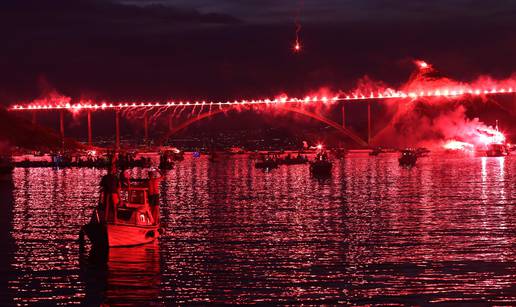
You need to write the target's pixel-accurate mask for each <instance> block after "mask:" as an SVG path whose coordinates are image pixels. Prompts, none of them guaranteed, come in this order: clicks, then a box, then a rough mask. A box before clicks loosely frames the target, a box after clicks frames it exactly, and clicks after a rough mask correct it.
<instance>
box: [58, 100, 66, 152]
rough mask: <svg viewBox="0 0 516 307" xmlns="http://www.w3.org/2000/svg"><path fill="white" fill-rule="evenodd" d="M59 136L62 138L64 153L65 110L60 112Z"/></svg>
mask: <svg viewBox="0 0 516 307" xmlns="http://www.w3.org/2000/svg"><path fill="white" fill-rule="evenodd" d="M59 135H60V136H61V149H62V150H63V151H64V144H65V140H64V138H65V132H64V110H60V111H59Z"/></svg>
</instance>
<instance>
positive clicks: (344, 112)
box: [342, 104, 346, 128]
mask: <svg viewBox="0 0 516 307" xmlns="http://www.w3.org/2000/svg"><path fill="white" fill-rule="evenodd" d="M342 128H346V107H345V105H344V104H342Z"/></svg>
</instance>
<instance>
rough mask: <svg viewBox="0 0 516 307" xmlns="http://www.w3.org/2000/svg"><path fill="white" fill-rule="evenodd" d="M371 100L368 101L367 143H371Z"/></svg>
mask: <svg viewBox="0 0 516 307" xmlns="http://www.w3.org/2000/svg"><path fill="white" fill-rule="evenodd" d="M371 124H372V122H371V102H370V101H369V102H368V103H367V144H369V145H371Z"/></svg>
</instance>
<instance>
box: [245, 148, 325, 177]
mask: <svg viewBox="0 0 516 307" xmlns="http://www.w3.org/2000/svg"><path fill="white" fill-rule="evenodd" d="M299 164H309V165H310V172H311V173H313V174H315V175H330V174H331V169H332V166H333V163H332V162H331V161H330V159H329V157H328V154H327V153H326V152H325V151H321V152H318V153H317V154H316V157H315V159H314V160H312V161H310V160H309V159H308V157H307V156H306V155H301V153H298V154H297V155H296V156H295V157H293V156H292V155H291V154H287V155H286V156H285V157H280V156H279V155H277V154H266V155H262V156H261V157H260V158H259V159H258V161H257V162H256V163H255V167H256V168H258V169H263V170H266V171H268V170H272V169H275V168H278V167H279V166H280V165H299Z"/></svg>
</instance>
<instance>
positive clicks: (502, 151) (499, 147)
mask: <svg viewBox="0 0 516 307" xmlns="http://www.w3.org/2000/svg"><path fill="white" fill-rule="evenodd" d="M508 154H509V150H508V149H507V146H506V145H505V144H496V143H493V144H489V145H488V146H487V150H486V156H488V157H505V156H507V155H508Z"/></svg>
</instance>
